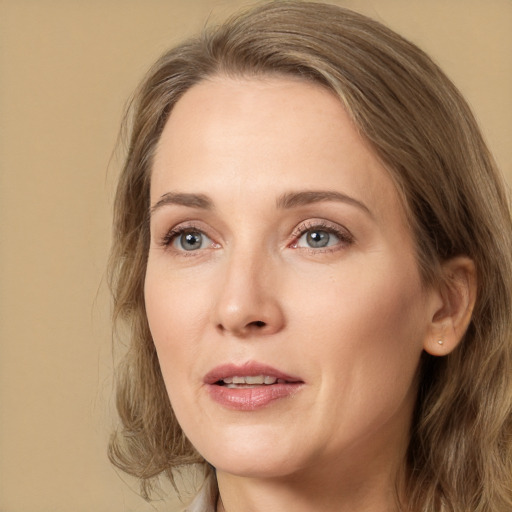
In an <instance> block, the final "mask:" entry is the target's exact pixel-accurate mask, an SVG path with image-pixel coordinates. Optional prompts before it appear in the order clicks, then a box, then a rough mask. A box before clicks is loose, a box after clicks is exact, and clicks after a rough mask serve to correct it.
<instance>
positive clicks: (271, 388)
mask: <svg viewBox="0 0 512 512" xmlns="http://www.w3.org/2000/svg"><path fill="white" fill-rule="evenodd" d="M302 385H303V383H302V382H290V383H284V384H270V385H261V386H254V387H252V388H248V387H247V388H228V387H227V386H219V385H217V384H209V385H208V386H207V387H208V392H209V394H210V397H211V398H212V399H213V400H214V401H215V402H217V403H219V404H221V405H223V406H224V407H227V408H228V409H234V410H237V411H254V410H257V409H262V408H263V407H266V406H267V405H269V404H270V403H272V402H274V401H276V400H280V399H282V398H289V397H291V396H293V395H294V394H295V393H297V391H298V390H299V389H300V388H301V387H302Z"/></svg>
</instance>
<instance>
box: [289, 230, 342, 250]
mask: <svg viewBox="0 0 512 512" xmlns="http://www.w3.org/2000/svg"><path fill="white" fill-rule="evenodd" d="M339 242H340V238H339V237H338V236H337V235H335V234H334V233H332V232H330V231H326V230H325V229H308V230H307V231H306V232H304V233H303V234H302V235H301V236H300V238H299V239H298V240H297V247H308V248H311V249H322V248H324V247H330V246H332V245H336V244H338V243H339Z"/></svg>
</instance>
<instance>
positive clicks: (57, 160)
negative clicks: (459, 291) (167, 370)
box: [0, 0, 512, 512]
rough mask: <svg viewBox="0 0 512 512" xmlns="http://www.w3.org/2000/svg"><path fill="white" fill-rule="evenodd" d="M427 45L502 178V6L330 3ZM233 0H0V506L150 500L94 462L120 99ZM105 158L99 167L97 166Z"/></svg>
mask: <svg viewBox="0 0 512 512" xmlns="http://www.w3.org/2000/svg"><path fill="white" fill-rule="evenodd" d="M337 3H339V4H340V5H345V6H349V7H353V8H355V9H356V10H360V11H362V12H365V13H367V14H370V15H372V16H374V17H376V18H377V19H379V20H381V21H383V22H384V23H386V24H388V25H390V26H391V27H392V28H395V29H396V30H398V31H399V32H401V33H402V34H403V35H405V36H407V37H409V38H410V39H412V40H413V41H414V42H416V43H418V44H419V45H420V46H422V47H423V48H424V49H426V50H427V51H428V52H429V53H430V54H431V55H432V56H434V57H435V59H436V60H437V61H438V62H439V63H440V64H441V65H442V67H443V68H444V69H445V70H446V71H447V72H448V74H449V75H450V76H451V77H452V79H453V80H454V81H455V82H456V84H457V85H458V86H459V87H460V88H461V89H462V91H463V93H464V94H465V95H466V97H467V98H468V99H469V102H470V103H471V105H472V106H473V108H474V110H475V111H476V114H477V117H478V118H479V120H480V122H481V124H482V127H483V130H484V133H485V135H486V137H487V139H488V141H489V144H490V146H491V148H492V149H493V151H494V152H495V155H496V157H497V159H498V162H499V163H500V164H501V166H502V168H503V170H504V172H505V173H506V175H507V177H508V179H509V181H510V182H512V144H511V142H510V134H511V128H512V95H511V93H512V55H511V54H512V52H511V50H512V1H511V0H352V1H349V0H347V1H341V0H340V1H339V2H337ZM244 4H245V5H247V4H248V2H243V1H241V0H222V1H221V0H189V1H186V0H146V1H143V0H117V1H116V0H89V1H87V2H86V1H80V0H67V1H66V0H60V1H59V0H0V339H1V345H0V511H1V512H60V511H62V512H64V511H66V512H69V511H71V512H81V511H95V512H103V511H105V512H106V511H109V512H118V511H138V512H144V511H153V510H169V511H172V510H176V508H175V507H176V505H172V504H171V502H168V504H167V505H164V504H163V502H157V503H156V504H153V505H149V504H147V503H145V502H144V501H143V500H142V499H141V498H140V497H138V496H137V494H136V493H135V490H136V489H137V485H136V483H135V482H134V481H133V480H131V479H129V478H128V477H126V476H124V475H119V474H117V473H116V472H115V471H114V470H113V469H112V468H111V467H110V465H109V463H108V461H107V459H106V456H105V446H106V442H107V439H108V434H109V430H110V427H111V424H112V421H113V419H112V418H113V413H112V409H113V407H112V402H113V400H112V389H111V386H112V357H111V346H110V325H109V299H108V293H107V290H106V287H105V283H104V273H105V263H106V258H107V252H108V247H109V231H110V227H109V223H110V208H111V198H112V193H113V183H114V182H115V175H116V173H117V169H118V165H119V163H118V160H115V159H114V160H112V162H110V158H111V153H112V150H113V148H114V145H115V140H116V135H117V129H118V125H119V122H120V118H121V114H122V110H123V105H124V102H125V100H126V99H127V98H128V96H129V95H130V93H131V91H132V90H133V88H134V87H135V85H136V83H137V82H138V80H139V79H140V77H141V76H142V74H143V73H144V71H145V70H146V68H147V66H148V65H149V64H150V63H151V62H152V61H153V60H154V59H155V58H156V57H157V56H158V55H159V54H160V53H161V52H162V51H163V50H164V49H165V48H167V47H168V46H169V45H172V44H173V43H175V42H177V41H179V40H180V39H181V38H182V37H183V36H185V35H188V34H191V33H194V32H196V31H197V30H199V29H200V28H201V27H202V25H203V24H204V22H205V20H206V19H207V18H208V17H210V18H212V19H213V20H220V19H222V18H224V17H225V16H226V15H228V14H229V13H231V12H232V11H233V10H235V7H238V6H240V5H244ZM109 162H110V164H109Z"/></svg>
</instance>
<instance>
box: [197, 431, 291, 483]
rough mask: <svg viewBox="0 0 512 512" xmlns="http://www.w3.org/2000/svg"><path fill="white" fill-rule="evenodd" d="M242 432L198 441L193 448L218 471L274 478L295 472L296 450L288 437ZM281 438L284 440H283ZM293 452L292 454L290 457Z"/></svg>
mask: <svg viewBox="0 0 512 512" xmlns="http://www.w3.org/2000/svg"><path fill="white" fill-rule="evenodd" d="M246 430H248V431H247V432H246V433H244V435H241V434H242V432H238V433H237V435H235V436H230V435H229V432H226V433H225V434H224V435H218V436H214V437H213V438H211V439H210V441H211V442H208V441H207V442H206V443H205V442H204V441H205V439H203V442H202V443H198V445H195V446H196V449H197V450H198V451H199V452H200V453H201V455H202V456H203V457H204V458H205V459H206V460H207V461H208V462H209V463H210V464H211V465H212V466H214V467H215V468H216V469H217V471H221V472H224V473H229V474H232V475H236V476H240V477H246V478H277V477H283V476H286V475H288V474H290V473H291V472H293V471H294V469H293V468H294V467H295V466H296V465H297V460H294V459H296V456H297V455H298V454H297V450H296V449H295V450H294V448H293V446H291V444H292V443H290V439H286V437H284V439H283V437H282V436H279V437H281V439H280V440H279V441H276V437H275V435H273V436H266V438H265V439H261V438H260V436H258V435H256V434H255V433H254V432H252V433H251V432H250V429H246ZM283 440H284V442H283ZM290 454H295V457H293V458H292V457H290Z"/></svg>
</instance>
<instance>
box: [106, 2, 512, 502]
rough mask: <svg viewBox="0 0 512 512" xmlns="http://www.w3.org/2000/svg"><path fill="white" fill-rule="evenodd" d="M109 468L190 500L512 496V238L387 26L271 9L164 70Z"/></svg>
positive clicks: (457, 112)
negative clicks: (185, 483)
mask: <svg viewBox="0 0 512 512" xmlns="http://www.w3.org/2000/svg"><path fill="white" fill-rule="evenodd" d="M114 232H115V240H114V247H113V253H112V270H113V274H112V280H113V292H114V298H115V316H116V318H117V319H122V320H124V321H126V322H127V323H128V325H129V327H130V331H131V345H130V350H129V352H128V354H127V357H126V360H125V365H124V371H123V373H122V374H121V375H120V380H119V389H118V409H119V413H120V418H121V422H122V428H121V429H120V430H119V432H118V433H117V434H116V435H115V436H114V437H113V439H112V443H111V447H110V455H111V459H112V461H113V462H114V463H115V464H116V465H117V466H118V467H120V468H122V469H124V470H125V471H127V472H129V473H131V474H133V475H136V476H138V477H139V478H141V481H142V484H143V489H144V490H145V491H147V490H148V489H149V487H148V486H149V483H150V480H151V479H152V478H153V477H155V476H157V475H159V474H161V473H165V474H166V475H167V476H168V477H169V478H170V479H171V480H172V479H173V470H175V469H176V468H179V467H181V466H183V465H186V464H191V463H203V464H204V463H205V462H207V463H208V464H207V465H206V464H205V468H206V471H207V473H208V476H207V479H206V483H205V486H204V487H203V489H202V491H201V493H200V495H199V496H198V497H197V499H196V501H195V502H194V504H193V505H191V508H190V509H189V510H195V511H198V510H201V511H203V510H212V511H214V510H216V511H228V512H233V511H240V510H244V511H253V510H254V511H259V510H295V511H302V510H304V511H306V510H322V511H331V510H332V511H345V510H351V511H360V510H372V511H383V510H385V511H396V510H407V511H414V512H419V511H461V512H462V511H465V512H466V511H469V510H471V511H491V510H493V511H496V510H500V511H506V510H512V495H511V485H510V484H511V478H512V468H511V461H512V456H511V455H512V453H511V422H512V415H511V411H512V396H511V390H512V387H511V386H512V384H511V380H512V368H511V366H512V363H511V355H512V346H511V321H512V320H511V314H512V313H511V311H512V309H511V284H512V280H511V276H512V270H511V262H510V253H511V249H512V229H511V218H510V209H509V203H508V201H507V197H506V194H505V192H504V184H503V182H502V179H501V177H500V175H499V173H498V171H497V170H496V168H495V164H494V161H493V159H492V157H491V155H490V154H489V151H488V150H487V148H486V146H485V144H484V142H483V140H482V137H481V135H480V132H479V130H478V127H477V125H476V122H475V120H474V118H473V116H472V114H471V112H470V110H469V108H468V106H467V104H466V103H465V101H464V100H463V99H462V97H461V96H460V94H459V93H458V91H457V90H456V89H455V87H454V86H453V85H452V84H451V82H450V81H449V80H448V79H447V78H446V76H445V75H444V74H443V73H442V72H441V71H440V70H439V69H438V68H437V66H436V65H435V64H434V63H433V62H432V61H431V60H430V59H429V58H428V57H427V56H426V55H425V54H424V53H423V52H421V50H419V49H418V48H416V47H415V46H414V45H412V44H411V43H409V42H407V41H405V40H404V39H402V38H401V37H400V36H398V35H397V34H395V33H393V32H392V31H390V30H389V29H387V28H385V27H383V26H382V25H380V24H379V23H377V22H375V21H372V20H370V19H368V18H366V17H364V16H361V15H359V14H356V13H353V12H351V11H348V10H344V9H340V8H338V7H334V6H330V5H323V4H316V3H303V2H275V3H269V4H266V5H262V6H260V7H258V8H256V9H253V10H252V11H249V12H248V13H246V14H243V15H241V16H239V17H237V18H234V19H232V20H230V21H229V22H227V23H226V24H225V25H223V26H221V27H218V28H216V29H214V30H210V31H206V32H205V33H203V34H202V35H201V36H200V37H199V38H197V39H194V40H191V41H188V42H186V43H184V44H183V45H181V46H179V47H178V48H175V49H173V50H171V51H169V52H168V53H167V54H165V55H164V56H163V57H162V58H161V59H160V60H159V61H158V62H157V63H156V64H155V66H154V67H153V68H152V69H151V70H150V72H149V74H148V76H147V77H146V79H145V81H144V82H143V84H142V85H141V87H140V89H139V91H138V93H137V96H136V99H135V102H134V104H133V109H132V126H131V142H130V146H129V151H128V156H127V159H126V164H125V167H124V170H123V173H122V175H121V178H120V182H119V186H118V192H117V198H116V205H115V231H114Z"/></svg>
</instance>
